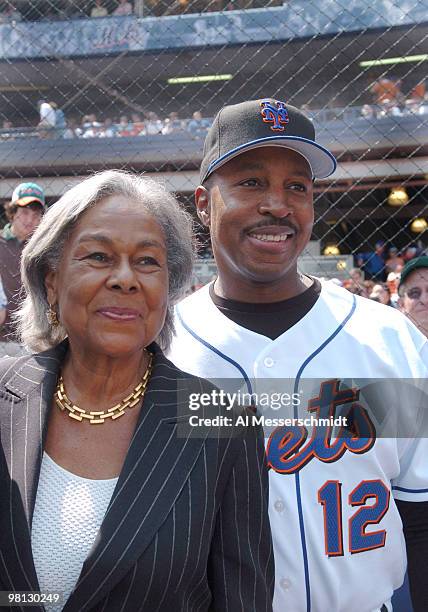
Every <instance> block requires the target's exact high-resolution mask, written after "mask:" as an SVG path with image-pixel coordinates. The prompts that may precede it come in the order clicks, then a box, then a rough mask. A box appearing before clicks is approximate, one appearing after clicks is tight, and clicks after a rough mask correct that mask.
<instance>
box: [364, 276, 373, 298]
mask: <svg viewBox="0 0 428 612" xmlns="http://www.w3.org/2000/svg"><path fill="white" fill-rule="evenodd" d="M375 285H376V282H375V281H374V280H372V279H368V280H365V281H364V288H365V290H366V295H367V297H368V296H369V295H370V294H371V292H372V291H373V287H374V286H375Z"/></svg>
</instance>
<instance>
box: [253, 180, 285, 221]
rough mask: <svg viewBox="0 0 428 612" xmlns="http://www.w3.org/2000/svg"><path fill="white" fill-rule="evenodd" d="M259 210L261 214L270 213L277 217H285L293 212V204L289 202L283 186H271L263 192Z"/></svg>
mask: <svg viewBox="0 0 428 612" xmlns="http://www.w3.org/2000/svg"><path fill="white" fill-rule="evenodd" d="M259 212H260V213H261V214H266V213H270V214H271V215H274V216H275V217H279V218H282V217H287V216H288V215H290V214H292V212H293V206H292V205H291V204H290V194H289V193H287V192H286V191H285V190H284V188H283V187H271V188H270V189H268V190H267V191H265V193H264V194H263V198H262V201H261V202H260V205H259Z"/></svg>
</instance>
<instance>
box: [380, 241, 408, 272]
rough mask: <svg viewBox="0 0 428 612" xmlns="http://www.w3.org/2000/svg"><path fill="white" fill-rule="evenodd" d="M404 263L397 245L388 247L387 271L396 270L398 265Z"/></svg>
mask: <svg viewBox="0 0 428 612" xmlns="http://www.w3.org/2000/svg"><path fill="white" fill-rule="evenodd" d="M403 265H404V259H403V258H402V257H401V255H400V254H399V252H398V249H397V247H396V246H390V247H389V249H388V257H387V260H386V262H385V268H386V273H387V274H388V273H389V272H396V271H397V267H398V266H403Z"/></svg>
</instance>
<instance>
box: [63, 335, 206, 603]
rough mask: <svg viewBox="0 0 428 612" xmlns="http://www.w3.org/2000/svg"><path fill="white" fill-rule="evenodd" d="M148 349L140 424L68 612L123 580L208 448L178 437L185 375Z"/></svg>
mask: <svg viewBox="0 0 428 612" xmlns="http://www.w3.org/2000/svg"><path fill="white" fill-rule="evenodd" d="M150 348H151V350H155V353H156V355H155V365H154V369H153V373H152V377H151V380H150V382H149V385H148V388H147V392H146V396H145V398H144V403H143V407H142V410H141V413H140V417H139V422H138V424H137V428H136V431H135V434H134V437H133V439H132V442H131V445H130V447H129V450H128V454H127V456H126V459H125V463H124V466H123V469H122V471H121V474H120V477H119V480H118V483H117V486H116V488H115V491H114V493H113V496H112V499H111V502H110V505H109V507H108V510H107V512H106V515H105V518H104V521H103V523H102V525H101V529H100V531H99V534H98V537H97V540H96V541H95V543H94V546H93V547H92V550H91V552H90V554H89V556H88V558H87V559H86V561H85V563H84V565H83V568H82V572H81V574H80V578H79V580H78V583H77V585H76V588H75V590H74V591H73V592H72V594H71V596H70V598H69V600H68V602H67V604H66V605H65V607H64V612H76V611H77V610H79V611H83V610H89V609H91V608H92V607H93V606H94V605H96V604H97V603H98V602H99V601H100V600H101V599H102V598H103V597H105V596H106V594H107V593H108V592H109V591H110V590H111V589H112V588H113V587H114V586H115V585H116V584H117V583H118V582H119V581H120V580H121V579H122V578H123V577H124V576H125V574H126V573H127V572H128V571H129V570H130V568H131V567H132V565H133V564H134V563H135V562H136V561H137V559H138V558H139V557H140V556H141V555H142V554H143V553H144V550H145V549H146V548H147V547H148V546H149V544H150V543H151V542H152V540H153V539H154V537H155V535H156V532H157V531H158V530H159V528H160V527H161V525H162V523H163V522H164V520H165V518H166V517H167V515H168V514H169V512H170V510H171V508H172V507H173V505H174V503H175V500H176V499H177V497H178V496H179V494H180V492H181V490H182V489H183V487H184V485H185V483H186V481H187V479H188V478H189V476H190V473H191V471H192V468H193V466H194V464H195V462H196V460H197V458H198V456H199V453H200V452H201V450H202V447H203V444H204V440H205V438H204V437H198V438H196V437H189V435H188V436H187V437H183V436H181V437H180V436H179V435H177V426H178V425H179V423H180V420H181V419H183V418H186V417H185V416H180V414H181V415H184V414H185V413H186V412H187V413H188V405H187V399H188V395H187V394H185V393H183V394H182V395H181V396H179V397H180V398H181V399H182V400H183V401H182V405H180V406H179V405H178V399H177V398H178V394H177V383H178V380H179V378H180V377H182V376H183V373H180V371H179V370H177V368H175V366H173V364H172V363H170V362H169V361H168V360H167V359H165V357H163V355H162V353H160V352H159V350H158V349H157V348H156V347H154V346H153V345H152V346H151V347H150ZM184 376H185V375H184ZM188 416H189V415H188V414H187V418H188ZM206 435H207V434H206ZM206 435H205V437H206Z"/></svg>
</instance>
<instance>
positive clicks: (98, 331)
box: [46, 195, 168, 357]
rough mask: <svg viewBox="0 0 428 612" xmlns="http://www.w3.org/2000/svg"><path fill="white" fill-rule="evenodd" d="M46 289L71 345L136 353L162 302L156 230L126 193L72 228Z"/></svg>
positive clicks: (162, 246)
mask: <svg viewBox="0 0 428 612" xmlns="http://www.w3.org/2000/svg"><path fill="white" fill-rule="evenodd" d="M46 288H47V292H48V299H49V302H50V303H51V304H56V307H57V311H58V313H59V319H60V321H61V323H62V324H63V325H64V327H65V329H66V330H67V334H68V336H69V339H70V343H71V346H72V347H73V345H74V346H79V348H80V350H82V351H84V352H85V353H88V354H89V353H96V354H104V355H109V356H112V357H118V356H121V355H126V354H131V353H133V352H135V351H138V350H141V349H142V348H143V347H145V346H147V345H148V344H150V342H152V341H153V340H154V339H155V338H156V336H157V335H158V334H159V332H160V330H161V329H162V327H163V324H164V321H165V315H166V309H167V304H168V267H167V251H166V243H165V236H164V233H163V231H162V228H161V227H160V226H159V224H158V223H157V221H155V219H154V218H153V217H152V216H151V215H149V214H148V213H147V212H144V211H143V210H142V207H141V205H140V204H137V203H136V202H134V201H133V200H131V199H129V198H127V197H124V196H121V195H113V196H109V197H107V198H105V199H103V200H102V201H101V202H99V203H98V204H97V205H96V206H94V208H91V209H90V210H88V211H87V212H86V213H84V214H83V216H82V217H81V219H80V220H79V222H78V223H77V225H76V227H75V228H74V229H73V232H72V234H71V236H70V238H69V239H68V240H67V242H66V244H65V248H64V252H63V254H62V256H61V260H60V264H59V267H58V269H57V271H56V272H49V273H48V275H47V277H46Z"/></svg>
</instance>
